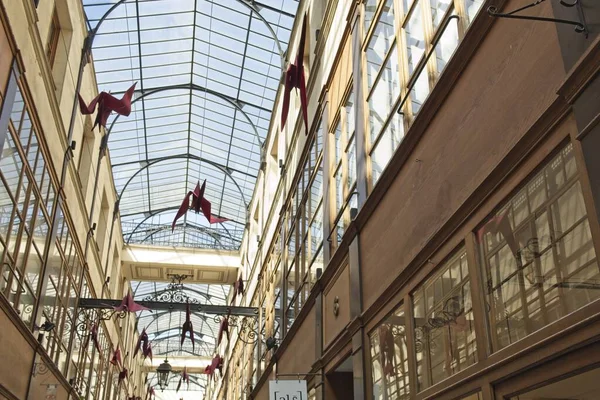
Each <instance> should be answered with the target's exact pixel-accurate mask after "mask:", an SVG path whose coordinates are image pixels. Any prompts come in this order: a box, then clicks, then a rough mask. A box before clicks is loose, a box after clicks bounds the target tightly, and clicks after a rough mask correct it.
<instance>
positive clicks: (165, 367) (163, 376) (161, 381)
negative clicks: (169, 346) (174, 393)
mask: <svg viewBox="0 0 600 400" xmlns="http://www.w3.org/2000/svg"><path fill="white" fill-rule="evenodd" d="M172 370H173V368H172V367H171V364H169V360H168V359H167V358H165V362H163V363H162V364H160V365H159V366H158V368H156V374H157V375H158V386H159V387H160V390H161V392H162V391H164V390H165V389H166V388H167V386H169V374H170V373H171V371H172Z"/></svg>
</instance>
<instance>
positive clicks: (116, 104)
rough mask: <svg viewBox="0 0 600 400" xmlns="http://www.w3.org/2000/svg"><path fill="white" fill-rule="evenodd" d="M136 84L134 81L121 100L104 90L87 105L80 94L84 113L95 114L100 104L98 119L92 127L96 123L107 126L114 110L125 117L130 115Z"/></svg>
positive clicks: (81, 108) (80, 102)
mask: <svg viewBox="0 0 600 400" xmlns="http://www.w3.org/2000/svg"><path fill="white" fill-rule="evenodd" d="M136 84H137V83H134V84H133V85H132V86H131V87H130V88H129V89H127V91H126V92H125V94H124V95H123V97H122V98H121V99H120V100H119V99H117V98H115V97H113V95H111V94H110V93H107V92H102V93H100V94H99V95H98V96H96V97H95V98H94V100H92V101H91V102H90V104H89V105H86V104H85V100H83V98H82V97H81V95H78V96H79V109H80V110H81V113H82V114H83V115H89V114H93V113H94V111H95V110H96V105H97V106H98V114H96V119H95V121H94V126H93V127H92V129H94V128H95V127H96V125H99V126H102V127H104V128H106V122H107V121H108V117H109V116H110V113H111V112H113V111H114V112H116V113H117V114H119V115H123V116H125V117H127V116H129V114H130V113H131V98H132V97H133V91H134V90H135V85H136Z"/></svg>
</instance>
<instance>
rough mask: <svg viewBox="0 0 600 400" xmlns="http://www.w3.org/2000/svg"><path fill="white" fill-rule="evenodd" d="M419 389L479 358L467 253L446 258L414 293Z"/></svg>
mask: <svg viewBox="0 0 600 400" xmlns="http://www.w3.org/2000/svg"><path fill="white" fill-rule="evenodd" d="M413 302H414V318H415V350H416V352H417V354H416V356H417V379H418V382H417V383H418V386H419V389H420V390H421V389H425V388H427V387H429V386H431V385H435V384H436V383H438V382H440V381H442V380H443V379H445V378H447V377H449V376H451V375H453V374H455V373H456V372H458V371H461V370H463V369H465V368H466V367H468V366H469V365H471V364H474V363H475V362H476V361H477V345H476V342H475V326H474V319H473V310H472V302H471V287H470V284H469V274H468V269H467V254H466V251H465V250H464V249H463V250H461V251H460V252H459V253H458V254H457V255H455V256H454V257H452V258H451V259H450V260H448V261H447V262H445V263H444V264H443V265H442V266H441V268H440V270H439V271H438V272H436V274H435V275H434V276H432V277H431V278H429V279H427V281H425V282H423V283H422V284H421V285H420V286H419V288H417V290H416V291H415V292H414V294H413Z"/></svg>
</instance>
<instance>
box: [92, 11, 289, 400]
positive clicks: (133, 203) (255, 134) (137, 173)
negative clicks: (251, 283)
mask: <svg viewBox="0 0 600 400" xmlns="http://www.w3.org/2000/svg"><path fill="white" fill-rule="evenodd" d="M118 2H119V1H117V0H83V4H84V9H85V13H86V16H87V19H88V24H89V28H90V29H94V28H95V27H96V26H97V24H98V21H99V20H100V19H101V18H102V17H103V16H104V15H105V14H106V13H107V11H109V10H110V9H111V8H112V7H113V6H115V4H117V3H118ZM121 3H122V4H120V5H119V6H117V7H116V8H114V10H113V11H112V12H111V13H110V14H109V15H108V16H107V17H106V19H105V20H104V22H103V23H102V25H101V27H100V28H99V30H98V32H97V34H96V36H95V38H94V43H93V50H92V54H93V60H94V68H95V71H96V81H97V83H98V90H99V91H110V92H111V93H112V94H113V95H115V96H117V97H119V96H120V95H121V94H122V93H123V92H125V91H126V90H127V89H128V88H129V87H130V86H131V85H132V84H133V83H135V82H137V86H136V92H135V95H134V102H133V104H132V112H131V115H130V116H129V117H119V116H116V115H112V116H111V117H110V118H109V121H108V124H107V130H108V132H109V134H110V136H109V141H108V148H109V152H110V161H111V164H112V170H113V178H114V182H115V186H116V190H117V194H118V195H120V196H121V198H120V203H119V211H120V216H121V223H122V228H123V235H124V239H125V241H126V242H130V243H144V244H159V245H168V246H192V247H203V248H219V249H227V250H233V249H237V248H239V245H240V241H241V238H242V235H243V230H244V226H245V223H246V219H247V215H246V213H247V205H248V204H249V202H250V199H251V197H252V193H253V191H254V186H255V184H256V177H257V175H258V170H259V167H260V159H261V156H260V155H261V145H262V142H263V141H264V140H265V138H266V135H267V130H268V128H269V123H270V119H271V111H272V108H273V105H274V101H275V97H276V93H277V90H278V86H279V81H280V78H281V75H282V53H283V52H285V51H286V49H287V45H288V41H289V37H290V31H291V28H292V26H293V24H294V18H295V14H296V9H297V7H298V0H260V1H250V0H218V1H216V0H215V1H213V0H124V1H123V0H122V1H121ZM273 34H274V35H275V37H276V38H277V40H275V38H274V36H273ZM204 179H206V181H207V185H206V191H205V197H206V198H207V199H208V200H209V201H210V202H211V203H212V212H213V214H216V215H218V216H221V217H225V218H228V219H229V220H230V221H229V222H225V223H223V224H219V225H218V226H217V225H213V226H209V224H208V222H207V221H206V219H205V218H204V216H202V215H201V214H198V215H197V214H194V213H192V212H188V213H187V214H186V216H185V217H184V218H181V219H180V220H179V226H178V227H177V228H176V230H175V232H174V233H171V229H170V224H171V222H172V221H173V218H174V216H175V213H176V211H177V209H178V208H179V206H180V204H181V201H182V199H183V197H184V195H185V194H186V193H187V192H188V191H189V190H192V189H193V188H194V186H195V185H196V182H197V181H198V180H200V181H202V180H204ZM167 287H168V284H167V283H159V282H132V289H133V292H134V298H135V299H136V300H141V299H145V298H149V297H155V298H156V297H157V296H159V295H160V293H161V292H162V291H164V290H166V289H167ZM184 287H185V289H184V291H185V294H186V295H187V296H189V297H190V298H191V299H195V300H197V301H198V302H200V303H201V304H214V305H225V304H226V302H227V295H228V293H229V290H230V287H229V286H221V285H201V284H186V285H184ZM138 318H139V320H138V330H141V329H143V328H144V327H147V332H148V334H149V337H150V340H151V341H152V343H153V349H154V354H155V355H156V357H161V356H162V355H165V354H168V355H169V356H171V357H186V356H190V357H193V356H196V357H197V356H212V355H213V352H214V348H215V341H216V339H215V337H216V335H217V332H218V323H217V322H216V321H215V319H214V316H212V315H200V314H198V313H195V314H194V315H193V316H192V320H193V325H194V330H195V332H196V334H197V342H196V348H195V349H194V350H193V351H192V349H191V346H187V345H184V346H181V345H180V344H179V337H180V336H179V335H180V334H181V325H182V323H183V321H184V319H185V314H184V313H182V312H164V311H162V312H153V313H149V312H142V313H140V314H139V315H138ZM153 375H154V374H153V373H150V374H149V376H148V378H149V380H150V381H152V379H153V378H154V376H153ZM197 378H198V381H197V382H196V383H193V384H192V385H191V387H190V390H191V392H190V394H191V395H193V396H192V397H193V398H199V397H198V395H199V394H200V398H202V397H203V394H204V389H205V386H206V384H207V382H206V378H205V377H203V376H199V377H197ZM176 385H177V380H175V381H173V382H171V384H170V387H169V390H166V391H165V392H164V393H160V392H159V398H162V399H171V398H173V399H179V398H181V397H183V398H188V397H186V395H185V392H184V393H183V394H182V392H181V391H180V392H179V393H178V394H175V391H174V390H173V389H174V388H175V387H176Z"/></svg>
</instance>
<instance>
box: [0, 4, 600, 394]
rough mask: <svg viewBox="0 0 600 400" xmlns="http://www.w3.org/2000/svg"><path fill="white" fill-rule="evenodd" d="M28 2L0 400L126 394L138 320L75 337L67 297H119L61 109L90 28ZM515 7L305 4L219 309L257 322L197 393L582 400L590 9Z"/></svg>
mask: <svg viewBox="0 0 600 400" xmlns="http://www.w3.org/2000/svg"><path fill="white" fill-rule="evenodd" d="M286 1H287V0H286ZM37 3H38V2H34V1H31V0H3V1H2V2H1V3H0V4H1V7H0V16H1V20H0V21H1V22H2V29H0V35H1V36H0V52H1V53H0V54H1V55H2V56H1V58H0V90H1V92H0V95H1V101H2V108H1V110H2V112H1V114H0V131H2V132H6V135H5V136H4V137H3V139H2V141H1V142H0V143H1V146H2V147H1V150H2V157H1V158H0V178H1V181H2V185H0V190H2V191H3V192H2V194H1V195H0V199H1V200H2V209H3V214H2V224H1V227H2V230H1V231H0V245H1V247H2V253H1V254H2V265H1V267H0V272H1V274H2V280H0V292H1V293H2V295H1V296H0V309H1V312H0V318H2V319H1V320H0V326H1V327H2V329H1V331H0V356H2V360H3V362H1V363H0V399H3V398H6V399H10V400H13V399H38V398H39V399H42V398H49V397H47V396H56V397H54V398H61V399H67V398H90V399H92V398H93V399H121V398H127V397H129V396H131V395H132V394H136V393H139V392H140V390H139V388H141V387H144V386H145V382H144V380H145V378H146V376H147V372H148V369H147V364H146V367H144V364H143V362H142V360H141V359H135V360H134V359H133V358H132V357H131V358H130V362H129V364H128V365H129V366H130V370H131V371H130V379H128V380H127V381H126V382H125V383H122V382H119V381H118V380H117V379H116V378H115V376H116V375H118V372H119V370H118V369H117V367H115V366H113V365H112V364H110V359H111V356H112V352H113V351H114V349H115V348H116V347H117V346H120V348H121V349H123V353H127V352H131V351H133V348H132V343H133V341H132V338H136V337H137V334H138V333H137V332H138V331H139V328H138V327H137V326H136V318H134V316H135V315H134V314H131V315H128V316H127V317H126V319H123V320H116V319H108V320H107V321H103V322H102V323H101V324H100V326H99V328H100V333H99V337H100V346H99V347H98V348H96V347H95V346H94V344H93V343H90V342H89V340H88V339H87V338H88V337H89V336H87V332H88V331H89V326H83V327H82V331H83V332H84V333H83V334H78V329H79V325H81V323H80V318H78V315H79V310H80V308H78V306H77V305H78V299H79V298H98V299H109V298H113V299H115V298H121V297H122V296H124V295H125V294H127V292H128V291H129V290H130V285H131V274H127V273H126V272H125V264H124V263H123V262H122V260H123V255H124V253H125V252H126V251H127V250H128V249H131V247H130V246H128V245H127V244H126V243H125V242H124V240H123V234H122V231H121V230H120V229H121V224H120V219H119V218H120V217H119V213H118V208H117V209H116V210H115V207H114V206H112V205H113V204H115V202H116V200H117V192H116V190H115V184H114V182H113V175H112V173H111V172H112V170H111V165H110V154H109V151H108V150H107V149H106V143H104V142H103V141H102V137H103V136H102V135H101V134H99V133H98V132H97V131H96V132H94V130H92V129H91V127H92V120H91V118H89V116H88V117H86V116H81V115H80V114H78V113H75V112H74V110H75V108H76V100H75V99H76V95H75V93H76V90H75V88H77V87H79V86H80V90H79V92H80V93H84V94H86V98H88V97H89V98H91V97H93V95H95V94H96V93H97V90H98V89H97V87H96V86H97V85H96V75H95V72H94V64H93V57H92V54H91V53H89V52H88V50H89V49H88V48H87V46H86V42H85V40H86V37H87V32H88V27H87V26H86V23H85V22H86V20H85V18H86V17H85V16H86V14H85V11H84V8H83V6H82V4H81V1H79V0H55V1H41V2H39V4H37ZM527 5H530V3H528V2H524V1H522V0H364V1H361V0H357V1H353V0H352V1H351V0H301V1H300V2H299V3H298V10H297V12H296V19H295V22H294V25H293V28H292V30H291V35H290V39H289V48H288V50H287V52H286V57H287V58H286V59H287V61H288V62H289V61H293V56H294V55H295V54H296V53H297V52H300V54H302V55H303V57H304V66H305V73H306V84H307V98H308V126H306V127H305V125H304V121H303V118H302V111H301V103H300V101H301V100H300V96H298V95H297V94H296V91H295V90H294V91H292V95H291V101H290V114H289V116H288V120H287V123H286V125H285V127H284V128H282V127H281V124H280V120H281V108H282V103H283V96H284V85H283V84H280V85H279V87H278V91H277V94H276V98H275V101H274V108H273V112H272V116H271V120H270V125H269V127H268V130H267V135H266V137H265V138H264V144H263V147H262V152H261V155H262V158H261V165H260V169H259V171H258V172H257V177H256V185H255V187H254V192H253V196H252V199H251V201H250V204H249V207H248V216H249V217H248V219H247V221H246V225H245V227H244V229H245V230H244V234H243V239H242V242H241V245H240V246H239V248H240V250H239V260H240V264H241V266H240V268H239V271H240V273H241V274H242V276H243V278H244V281H245V282H246V291H245V293H244V294H243V295H242V296H240V297H237V296H235V295H233V293H229V295H228V299H227V303H228V304H232V305H234V306H240V307H256V308H257V309H258V310H259V311H258V316H257V318H256V319H254V320H253V323H252V324H251V325H250V326H247V327H246V328H247V330H248V332H250V334H248V332H242V331H241V330H239V331H234V332H233V333H232V335H231V337H230V338H229V337H228V339H227V340H224V341H223V342H222V343H220V344H216V347H215V353H216V354H222V355H224V365H223V367H224V368H223V377H221V376H220V375H217V376H216V377H215V379H213V378H212V377H210V378H209V379H208V380H207V381H206V386H205V392H204V397H205V398H206V399H213V400H238V399H260V400H263V399H264V400H266V399H269V381H271V380H274V379H302V378H304V379H306V380H307V382H308V388H309V398H310V399H314V400H320V399H327V400H329V399H340V400H342V399H344V400H345V399H357V400H358V399H369V400H371V399H372V400H393V399H416V400H423V399H440V400H458V399H460V400H493V399H496V400H499V399H514V400H525V399H527V400H529V399H531V400H534V399H536V400H542V399H544V400H545V399H578V400H584V399H586V400H587V399H593V398H595V397H594V396H595V393H597V392H598V391H599V390H600V387H599V386H600V385H599V384H598V382H600V380H599V379H598V378H599V377H600V369H598V360H600V336H598V331H599V328H600V302H599V301H598V298H599V297H600V269H599V268H600V266H599V264H598V261H597V254H598V252H599V251H600V224H599V215H600V214H599V212H600V165H599V161H598V158H597V157H596V153H597V152H596V149H597V148H598V147H599V146H600V127H599V126H598V122H599V121H600V102H599V101H598V100H599V98H600V79H598V71H599V70H600V35H599V34H598V33H600V28H599V26H598V22H599V21H600V4H596V2H595V1H594V0H572V1H570V2H567V1H561V2H558V1H554V0H548V1H541V2H536V3H535V4H531V5H530V6H529V7H528V8H525V9H523V10H520V11H519V10H518V9H520V8H521V7H524V6H527ZM515 10H517V11H516V12H514V13H511V12H512V11H515ZM515 15H521V16H523V15H524V16H528V17H534V19H531V18H529V19H515V18H513V17H514V16H515ZM535 18H538V19H537V20H536V19H535ZM539 18H542V20H540V19H539ZM303 19H306V32H305V35H306V45H305V47H304V48H303V49H299V48H298V47H299V42H300V38H301V35H302V32H301V29H302V26H303ZM544 19H545V20H544ZM549 19H554V21H550V20H549ZM556 20H559V21H558V22H557V21H556ZM82 49H83V51H82ZM81 66H83V69H82V71H83V72H82V73H81V74H79V73H78V71H79V69H80V68H82V67H81ZM78 76H81V82H78ZM280 83H282V82H280ZM305 132H306V133H305ZM73 142H75V145H73V146H71V144H72V143H73ZM102 158H104V162H100V161H98V162H96V160H97V159H98V160H100V159H102ZM105 205H106V206H105ZM117 205H118V204H117ZM113 214H114V217H113ZM111 224H112V225H111ZM94 226H95V228H94ZM111 226H114V232H113V229H111ZM152 267H153V265H152V263H151V262H150V263H149V265H148V268H152ZM155 267H156V266H155ZM156 268H158V267H156ZM109 277H110V279H108V278H109ZM45 321H51V322H52V323H53V324H54V325H55V326H54V327H53V329H51V330H50V331H45V328H42V327H43V325H44V322H45ZM84 322H87V323H89V321H84ZM98 350H99V351H98ZM159 395H160V394H159ZM142 396H143V394H142ZM50 398H52V397H50Z"/></svg>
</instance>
